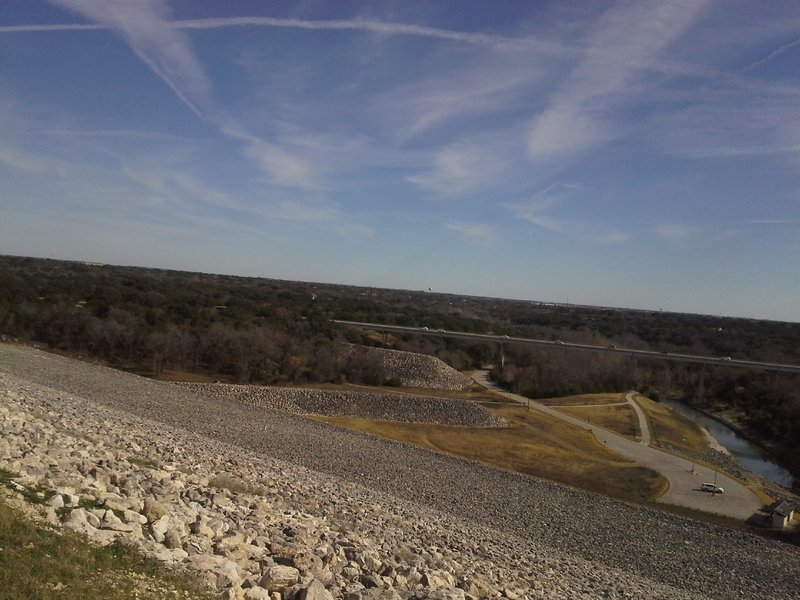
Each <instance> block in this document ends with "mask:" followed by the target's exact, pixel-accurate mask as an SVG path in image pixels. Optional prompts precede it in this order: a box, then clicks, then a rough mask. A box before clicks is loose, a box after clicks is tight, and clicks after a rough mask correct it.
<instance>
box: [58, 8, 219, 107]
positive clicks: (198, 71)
mask: <svg viewBox="0 0 800 600" xmlns="http://www.w3.org/2000/svg"><path fill="white" fill-rule="evenodd" d="M51 1H52V2H53V3H54V4H57V5H59V6H62V7H63V8H67V9H69V10H72V11H75V12H77V13H79V14H81V15H83V16H85V17H86V18H88V19H91V20H92V21H96V22H97V23H99V24H101V25H105V26H107V27H109V28H111V29H113V30H114V31H116V32H117V33H119V34H120V35H121V36H122V37H123V38H124V39H125V40H126V41H127V42H128V44H129V45H130V47H131V49H132V50H133V52H134V53H135V54H136V56H138V57H139V58H140V59H141V60H142V62H144V63H145V64H146V65H147V66H148V67H150V69H151V70H152V71H153V72H154V73H155V74H156V75H158V76H159V77H160V78H161V79H162V81H164V83H166V84H167V85H168V86H169V87H170V89H171V90H172V91H173V92H174V93H175V95H176V96H177V97H178V98H179V99H180V100H181V101H182V102H183V103H184V104H186V106H188V107H189V108H190V109H191V110H192V111H193V112H194V113H195V114H197V115H198V116H199V117H203V115H204V114H208V113H209V112H210V111H211V110H212V109H213V103H212V100H211V93H210V91H211V84H210V82H209V80H208V78H207V77H206V75H205V72H204V70H203V67H202V65H201V64H200V62H199V61H198V60H197V58H196V57H195V55H194V53H193V52H192V49H191V44H190V43H189V39H188V38H187V37H186V36H185V34H183V33H182V32H181V31H179V30H176V29H173V28H171V27H170V26H169V17H170V10H169V5H168V4H167V2H166V1H165V0H140V1H138V2H129V1H127V0H106V1H105V2H95V1H94V0H51Z"/></svg>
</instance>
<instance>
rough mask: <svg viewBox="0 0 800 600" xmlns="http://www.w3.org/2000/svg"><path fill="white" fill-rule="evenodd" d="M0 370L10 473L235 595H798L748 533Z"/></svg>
mask: <svg viewBox="0 0 800 600" xmlns="http://www.w3.org/2000/svg"><path fill="white" fill-rule="evenodd" d="M0 373H4V374H5V375H4V376H3V377H2V380H0V391H2V394H0V406H3V407H4V410H3V411H0V413H1V414H0V423H2V428H3V435H2V438H0V439H2V440H3V441H0V457H2V463H3V465H4V466H6V468H12V469H13V470H16V471H23V472H24V474H25V475H26V476H27V477H29V478H37V477H38V478H40V479H39V481H42V482H43V484H44V485H46V486H49V487H51V488H53V490H52V491H53V492H55V491H57V490H56V489H55V488H56V487H58V486H62V487H65V488H69V489H63V490H61V491H63V492H64V493H63V494H58V495H59V496H60V501H61V502H64V503H65V504H69V503H72V501H73V500H75V496H79V495H80V494H81V493H89V491H90V490H91V489H94V492H93V493H94V494H97V495H98V496H99V497H100V498H101V499H102V500H103V502H106V503H107V501H106V498H111V506H107V508H106V510H105V512H102V513H99V514H96V513H92V515H93V516H89V515H88V514H86V515H81V514H80V513H78V515H77V516H75V517H74V520H75V521H76V522H77V523H82V522H83V520H82V517H84V518H85V519H86V523H87V525H80V524H78V525H76V527H83V528H84V529H86V531H87V532H91V531H92V530H90V529H88V527H92V528H94V529H96V530H98V531H115V530H114V529H112V527H117V529H120V530H125V529H130V527H125V526H126V525H130V524H132V523H138V524H140V525H141V526H142V530H141V535H142V536H143V537H142V539H143V542H142V544H143V546H144V547H146V549H147V550H148V551H149V552H152V553H154V554H161V555H163V557H164V558H166V559H168V560H172V561H174V562H178V563H181V564H184V565H186V566H189V567H191V568H197V569H198V570H200V571H201V572H202V573H204V574H205V575H204V577H206V578H207V579H208V580H209V582H212V583H216V584H217V585H222V586H223V587H227V589H228V590H229V593H230V594H233V597H242V598H247V597H249V598H254V597H258V595H259V594H262V590H263V593H268V592H269V590H270V589H272V590H273V593H275V592H274V590H275V589H278V588H280V591H279V592H277V593H281V594H284V597H287V596H288V595H289V594H292V593H294V592H298V593H300V590H301V589H302V590H303V592H302V593H303V594H305V597H308V595H309V594H310V593H311V592H309V591H308V590H309V589H310V587H311V586H315V590H316V591H314V593H319V594H320V596H319V597H322V598H325V597H326V596H325V595H324V594H323V593H322V592H323V591H324V592H325V593H326V594H330V595H331V596H332V597H334V598H339V597H341V598H348V600H357V599H358V598H362V599H364V600H369V599H371V598H381V597H383V598H403V599H405V598H412V597H413V598H426V597H429V598H462V597H464V598H466V597H468V596H471V597H474V598H478V597H481V596H487V597H488V596H494V595H499V594H505V596H506V597H508V598H514V597H516V598H525V597H528V598H555V597H563V598H598V597H607V598H678V599H680V598H700V597H703V598H708V597H712V598H733V597H736V598H765V597H770V598H787V599H788V598H796V597H800V579H799V578H798V577H797V573H798V572H799V571H800V549H798V548H796V547H793V546H788V545H782V544H779V543H777V542H772V541H770V540H766V539H763V538H760V537H757V536H753V535H750V534H748V533H745V532H739V531H735V530H730V529H724V528H719V527H716V526H713V525H709V524H705V523H700V522H697V521H693V520H687V519H683V518H679V517H675V516H671V515H666V514H663V513H659V512H656V511H652V510H649V509H646V508H642V507H638V506H632V505H627V504H625V503H621V502H618V501H614V500H610V499H608V498H604V497H601V496H597V495H593V494H589V493H585V492H581V491H578V490H573V489H570V488H567V487H563V486H559V485H556V484H553V483H550V482H546V481H542V480H537V479H534V478H531V477H526V476H522V475H518V474H514V473H509V472H505V471H500V470H497V469H493V468H490V467H486V466H482V465H478V464H475V463H471V462H469V461H464V460H460V459H457V458H453V457H449V456H445V455H441V454H436V453H432V452H428V451H425V450H420V449H417V448H413V447H409V446H406V445H403V444H399V443H395V442H391V441H388V440H383V439H379V438H376V437H373V436H369V435H364V434H360V433H357V432H351V431H346V430H342V429H338V428H335V427H331V426H328V425H325V424H322V423H318V422H315V421H312V420H309V419H306V418H303V417H300V416H297V415H294V414H291V413H287V412H285V411H280V410H274V409H269V408H265V407H263V406H257V405H253V404H248V403H244V402H240V401H238V400H236V399H228V400H222V399H220V398H218V397H215V396H213V395H208V394H206V393H204V392H203V391H202V390H192V389H190V388H187V387H185V386H179V385H174V384H167V383H161V382H156V381H151V380H147V379H142V378H139V377H136V376H132V375H129V374H125V373H120V372H117V371H113V370H110V369H105V368H101V367H96V366H92V365H87V364H83V363H77V362H75V361H71V360H68V359H64V358H61V357H58V356H53V355H49V354H46V353H43V352H39V351H36V350H32V349H28V348H19V347H14V346H9V345H3V344H0ZM129 459H136V460H129ZM109 461H111V462H109ZM143 461H144V464H149V463H147V461H152V462H153V465H152V466H151V467H144V466H142V465H143ZM26 469H27V470H26ZM28 471H30V473H29V472H28ZM78 475H80V477H78ZM220 477H222V478H223V480H222V483H220V482H219V481H218V480H217V481H216V486H215V485H214V484H215V482H214V479H215V478H220ZM224 478H231V479H230V480H228V479H224ZM90 479H91V480H93V481H94V483H92V482H91V481H89V480H90ZM231 480H232V481H234V482H239V484H238V486H237V485H234V484H231V483H227V484H226V483H225V481H231ZM90 485H91V487H89V486H90ZM220 486H221V488H220ZM82 488H86V491H81V489H82ZM232 490H234V491H232ZM108 494H111V495H114V496H118V497H119V498H116V497H112V496H108ZM104 495H106V496H104ZM53 501H54V502H55V503H58V501H59V500H58V499H53ZM115 502H118V503H120V504H114V503H115ZM154 502H157V503H158V504H153V503H154ZM145 505H147V506H145ZM112 508H116V509H117V510H116V512H114V511H112V512H111V515H109V514H108V511H110V510H112ZM122 508H124V509H125V510H121V509H122ZM162 509H163V510H162ZM95 510H98V511H100V510H101V509H100V508H97V509H95ZM125 511H128V512H125ZM70 514H71V513H70ZM101 515H102V516H101ZM137 515H138V516H137ZM115 518H116V519H119V520H120V521H121V524H118V523H116V521H115ZM104 519H105V521H103V520H104ZM104 522H105V523H106V524H105V525H104ZM103 527H108V528H109V529H103ZM117 533H119V534H121V535H125V534H127V533H130V534H131V535H137V533H136V531H133V532H131V531H128V532H125V531H118V532H117ZM237 534H238V535H237ZM108 535H110V534H108ZM203 557H205V558H203ZM215 557H222V558H224V559H225V560H227V561H229V562H223V560H222V559H221V558H215ZM314 557H316V558H317V559H319V560H316V559H315V558H314ZM278 567H284V568H286V569H285V570H282V569H279V568H278ZM281 576H284V577H285V578H286V579H285V580H281V581H279V578H280V577H281ZM315 582H316V583H315ZM320 585H321V586H322V590H320V588H319V586H320ZM280 586H283V587H280ZM312 591H313V590H312ZM262 597H263V595H262Z"/></svg>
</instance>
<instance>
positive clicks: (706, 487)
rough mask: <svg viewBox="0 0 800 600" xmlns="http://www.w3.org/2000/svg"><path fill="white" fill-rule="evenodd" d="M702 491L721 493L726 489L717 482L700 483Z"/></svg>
mask: <svg viewBox="0 0 800 600" xmlns="http://www.w3.org/2000/svg"><path fill="white" fill-rule="evenodd" d="M700 491H702V492H711V493H712V494H721V493H723V492H724V491H725V490H724V489H722V487H721V486H719V485H717V484H716V483H701V484H700Z"/></svg>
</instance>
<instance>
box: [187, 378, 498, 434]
mask: <svg viewBox="0 0 800 600" xmlns="http://www.w3.org/2000/svg"><path fill="white" fill-rule="evenodd" d="M180 385H183V386H186V387H188V388H190V389H195V390H197V391H202V392H203V393H204V394H205V395H206V396H208V397H211V398H217V399H219V400H220V401H221V402H227V401H230V400H236V401H239V402H243V403H245V404H251V405H253V406H260V407H264V408H270V409H274V410H283V411H288V412H291V413H294V414H299V415H318V416H329V417H357V418H363V419H375V420H381V421H403V422H410V423H437V424H440V425H459V426H467V427H502V426H504V425H505V424H506V423H505V421H504V420H503V419H502V418H500V417H498V416H497V415H495V414H494V413H493V412H491V411H489V410H486V409H485V408H483V407H482V406H479V405H477V404H475V403H474V402H469V401H467V400H456V399H450V398H436V397H433V396H416V395H415V396H412V395H408V394H380V393H374V392H351V391H347V392H344V391H336V390H317V389H310V388H285V387H283V388H282V387H267V386H253V385H228V384H221V383H214V384H205V383H185V384H180Z"/></svg>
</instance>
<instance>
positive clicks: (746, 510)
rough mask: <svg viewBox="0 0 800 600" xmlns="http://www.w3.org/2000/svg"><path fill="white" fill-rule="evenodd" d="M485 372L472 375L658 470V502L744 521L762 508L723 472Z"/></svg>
mask: <svg viewBox="0 0 800 600" xmlns="http://www.w3.org/2000/svg"><path fill="white" fill-rule="evenodd" d="M486 375H487V372H486V371H476V372H475V373H473V375H472V377H473V379H474V380H475V381H476V382H478V383H479V384H481V385H483V386H485V387H486V388H488V389H491V390H492V391H493V392H495V393H497V394H500V395H501V396H503V397H504V398H507V399H508V400H510V401H512V402H516V403H519V404H525V405H529V406H530V407H531V408H533V409H536V410H538V411H541V412H543V413H546V414H548V415H551V416H553V417H556V418H558V419H562V420H564V421H567V422H569V423H572V424H573V425H575V426H576V427H581V428H582V429H587V430H589V431H591V432H592V433H593V434H594V436H595V437H596V438H597V440H598V441H600V442H601V443H603V444H605V445H606V446H607V447H608V448H609V449H610V450H612V451H614V452H617V453H618V454H622V455H623V456H625V457H627V458H630V459H631V460H633V461H634V462H637V463H639V464H640V465H643V466H645V467H649V468H651V469H653V470H655V471H658V472H659V473H660V474H661V475H663V476H664V477H666V478H667V480H668V481H669V490H668V491H667V492H666V493H665V494H664V495H663V496H661V497H660V498H658V502H661V503H664V504H674V505H677V506H683V507H686V508H692V509H695V510H702V511H705V512H709V513H716V514H720V515H725V516H727V517H733V518H735V519H740V520H743V521H744V520H746V519H748V518H749V517H750V516H752V514H753V513H754V512H755V511H757V510H758V509H759V508H761V502H760V501H759V499H758V497H757V496H756V495H755V494H754V493H753V492H752V490H750V489H749V488H748V487H747V486H745V485H743V484H741V483H740V482H738V481H737V480H735V479H733V478H731V477H729V476H727V475H725V474H723V473H719V472H716V471H714V470H713V469H710V468H708V467H705V466H702V465H694V463H692V462H690V461H688V460H686V459H685V458H681V457H678V456H674V455H672V454H668V453H666V452H662V451H661V450H657V449H655V448H651V447H650V446H649V445H647V444H645V443H644V440H642V441H641V442H639V441H633V440H629V439H628V438H626V437H623V436H621V435H618V434H616V433H612V432H611V431H609V430H608V429H605V428H603V427H600V426H598V425H594V424H592V423H589V422H588V421H584V420H583V419H578V418H577V417H573V416H571V415H568V414H566V413H563V412H561V411H559V410H557V409H555V408H551V407H549V406H545V405H544V404H540V403H539V402H535V401H533V400H530V401H529V400H528V398H524V397H523V396H519V395H517V394H511V393H509V392H506V391H503V390H501V389H500V388H498V387H497V386H496V385H495V384H494V383H492V382H491V381H489V380H488V379H487V378H486ZM631 394H632V393H630V394H628V398H631V397H632V396H631ZM634 405H635V403H634ZM635 408H638V405H635ZM639 411H641V408H639V410H638V411H637V414H639ZM643 416H644V415H642V417H643ZM640 418H641V417H640ZM645 430H647V431H648V434H649V429H648V428H647V427H646V426H645V427H643V428H642V431H643V432H644V431H645ZM706 481H708V482H714V481H716V482H717V484H718V485H721V486H722V487H723V488H724V489H725V493H724V494H709V493H708V492H701V491H700V489H699V488H700V484H701V483H703V482H706Z"/></svg>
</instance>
